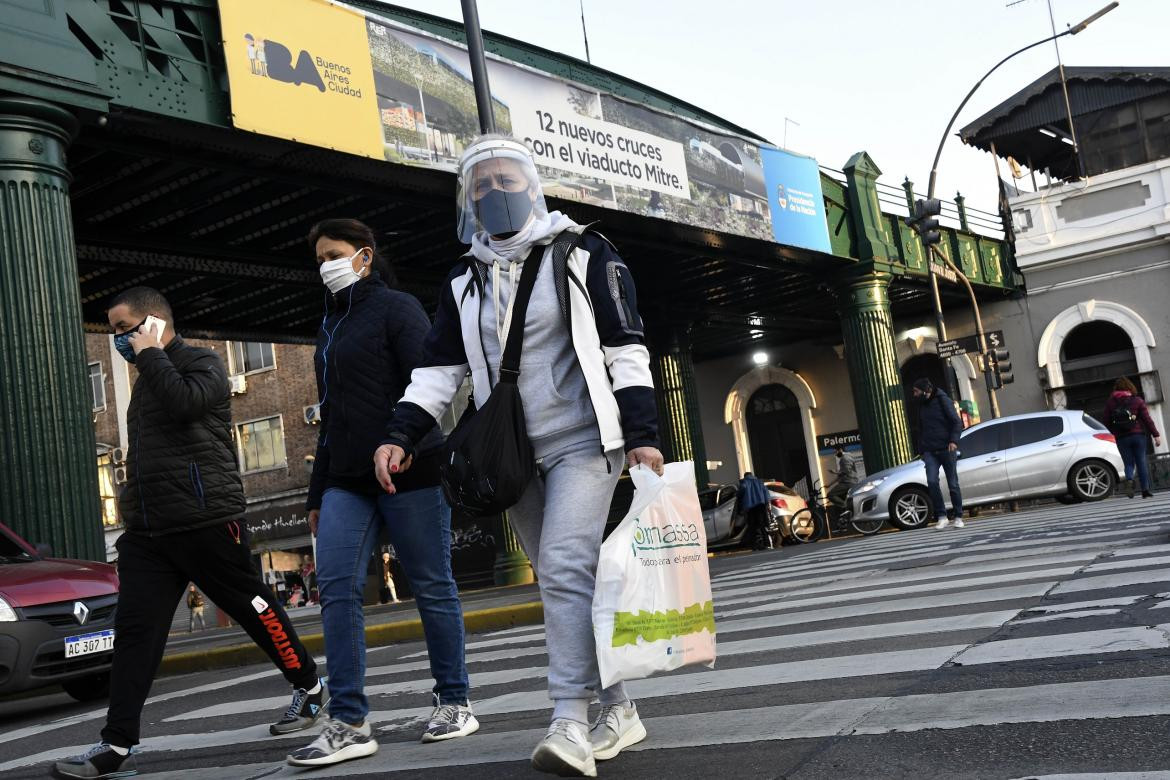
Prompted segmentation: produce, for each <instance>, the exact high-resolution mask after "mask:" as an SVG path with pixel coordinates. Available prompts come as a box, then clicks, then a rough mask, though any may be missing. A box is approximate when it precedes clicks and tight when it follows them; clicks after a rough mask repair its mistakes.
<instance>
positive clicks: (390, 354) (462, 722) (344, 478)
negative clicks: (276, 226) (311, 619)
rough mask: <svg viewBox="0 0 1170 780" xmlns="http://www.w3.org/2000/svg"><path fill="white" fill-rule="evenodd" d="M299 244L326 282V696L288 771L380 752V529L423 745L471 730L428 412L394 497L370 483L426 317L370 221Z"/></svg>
mask: <svg viewBox="0 0 1170 780" xmlns="http://www.w3.org/2000/svg"><path fill="white" fill-rule="evenodd" d="M309 246H310V247H311V248H312V249H313V251H314V253H315V254H316V259H317V268H318V270H319V272H320V274H321V279H322V282H324V284H325V287H326V290H325V316H324V318H323V319H322V320H321V329H320V331H319V332H318V334H317V352H316V356H315V358H314V362H315V365H316V373H317V392H318V398H319V399H320V401H319V402H320V405H321V430H320V434H319V436H318V441H317V454H316V456H315V458H314V460H313V475H312V477H311V478H310V481H309V497H308V501H307V506H306V508H307V510H308V512H309V528H310V530H311V531H312V532H313V533H314V534H315V535H316V537H317V549H316V556H317V557H316V563H317V587H318V592H319V595H320V598H321V624H322V628H323V630H324V634H325V659H326V662H327V664H328V667H329V689H330V692H331V693H332V697H333V698H332V701H331V702H330V704H329V722H328V724H327V725H326V726H325V729H324V730H323V731H322V732H321V735H320V736H319V737H317V738H316V739H315V740H314V741H313V742H312V743H310V744H309V745H307V746H305V747H303V748H299V749H297V750H294V751H293V752H292V753H291V754H289V756H288V762H289V763H290V764H292V765H293V766H325V765H329V764H336V763H339V762H341V761H348V760H351V759H356V758H362V757H364V756H370V755H373V754H374V753H375V752H377V750H378V743H377V741H376V740H375V739H374V738H373V736H372V732H371V729H370V724H369V722H368V721H367V720H366V716H367V715H368V714H369V709H370V707H369V701H368V700H367V698H366V695H365V692H364V690H365V676H366V634H365V617H364V615H363V613H362V591H363V586H364V585H365V581H366V571H367V569H368V567H369V564H370V558H371V556H372V555H373V551H374V547H375V546H376V545H377V543H378V539H379V537H380V536H381V534H382V532H383V531H385V532H386V534H387V535H388V536H389V537H390V543H391V544H393V545H394V549H395V551H396V553H397V555H398V560H399V562H400V563H401V564H402V567H403V569H404V571H405V572H406V577H407V580H408V581H409V583H410V589H411V592H412V593H413V594H414V598H415V604H416V605H417V606H418V612H419V617H420V618H421V619H422V625H423V634H424V636H425V638H426V643H427V654H428V656H429V659H430V666H431V674H432V676H433V677H434V678H435V685H434V688H433V689H432V697H433V701H434V709H433V710H432V712H431V716H430V718H429V720H428V722H427V725H426V728H425V729H424V731H423V734H422V741H423V742H439V741H443V740H448V739H454V738H456V737H463V736H467V735H468V734H471V733H473V732H475V731H476V730H477V729H478V728H479V721H477V720H476V718H475V715H474V714H473V713H472V711H471V704H470V702H469V700H468V698H467V696H468V687H469V683H468V679H467V663H466V660H465V655H464V637H463V607H462V605H461V603H460V601H459V592H458V590H457V588H456V586H455V578H454V577H453V576H452V574H451V510H450V507H448V506H447V503H446V502H445V501H444V500H443V495H442V492H441V490H440V489H439V458H440V456H441V455H442V448H443V437H442V434H441V433H440V431H439V429H438V427H437V426H436V425H435V421H434V420H432V421H431V424H430V425H428V426H426V427H425V428H423V429H422V430H420V431H419V432H418V434H419V439H418V445H417V448H416V450H415V453H414V454H415V461H414V464H413V465H414V468H412V469H411V471H410V474H409V475H407V476H404V477H403V478H402V479H401V480H400V484H399V485H398V488H399V489H398V491H397V492H396V493H395V494H393V495H388V494H386V492H385V491H383V490H381V488H380V487H379V486H378V482H377V480H376V479H375V478H374V466H373V463H372V462H371V461H372V458H373V455H374V450H375V449H377V447H378V445H379V444H380V443H381V441H382V435H383V431H384V430H385V427H386V424H387V423H388V422H389V421H390V416H391V414H392V412H393V410H394V404H395V402H396V401H397V400H398V399H399V397H401V396H402V393H403V391H404V390H405V389H406V386H407V385H408V384H409V383H410V375H411V372H412V371H414V370H415V368H416V367H417V366H419V365H420V364H421V362H422V354H423V337H424V336H425V335H426V333H427V331H428V330H429V329H430V326H431V322H430V320H429V319H428V318H427V314H426V311H424V310H423V307H422V304H421V303H419V302H418V300H417V299H416V298H415V297H414V296H412V295H409V294H408V293H405V292H402V291H400V290H396V289H394V288H393V287H392V286H391V285H392V284H393V281H394V280H393V276H392V274H393V270H392V268H391V266H390V265H389V263H387V262H386V261H385V259H384V258H382V257H381V256H380V254H379V253H378V246H377V242H376V241H375V238H374V233H373V231H372V230H371V229H370V228H369V226H368V225H366V224H364V223H362V222H359V221H358V220H355V219H327V220H325V221H323V222H319V223H317V224H316V225H314V226H313V228H312V230H310V231H309ZM379 563H381V561H379Z"/></svg>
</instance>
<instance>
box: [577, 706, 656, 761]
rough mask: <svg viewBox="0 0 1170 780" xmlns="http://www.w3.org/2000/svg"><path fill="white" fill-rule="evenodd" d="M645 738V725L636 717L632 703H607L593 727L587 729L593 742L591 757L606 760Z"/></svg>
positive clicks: (635, 709) (636, 710) (636, 709)
mask: <svg viewBox="0 0 1170 780" xmlns="http://www.w3.org/2000/svg"><path fill="white" fill-rule="evenodd" d="M644 739H646V727H645V726H643V725H642V719H641V718H639V717H638V708H637V707H636V706H634V703H633V702H632V701H631V702H626V704H607V705H605V706H604V707H602V708H601V712H600V713H599V714H598V716H597V720H595V721H593V728H591V729H590V730H589V741H590V742H592V743H593V757H594V758H595V759H597V760H598V761H608V760H609V759H611V758H613V757H614V756H616V755H617V754H618V753H620V752H622V751H623V750H625V749H626V748H628V747H629V746H630V745H636V744H638V743H639V742H641V741H642V740H644Z"/></svg>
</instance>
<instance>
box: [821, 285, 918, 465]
mask: <svg viewBox="0 0 1170 780" xmlns="http://www.w3.org/2000/svg"><path fill="white" fill-rule="evenodd" d="M889 286H890V277H889V276H888V275H885V274H878V273H869V274H865V275H863V276H859V277H856V278H854V279H851V280H850V281H849V282H847V283H846V284H845V285H843V286H842V287H840V288H839V289H838V296H839V305H840V311H841V331H842V335H843V336H844V337H845V360H846V363H847V365H848V366H849V379H850V384H851V385H852V386H853V405H854V407H855V409H856V411H857V427H858V429H859V430H860V431H861V446H862V449H863V451H864V453H865V469H866V471H867V472H869V473H870V474H872V473H874V472H875V471H881V470H882V469H887V468H890V467H891V466H897V465H898V464H900V463H905V462H907V461H908V460H910V459H911V458H912V457H913V452H912V450H911V448H910V429H909V427H908V426H907V424H906V411H905V403H906V402H905V400H904V398H903V395H902V376H901V373H900V372H899V371H898V353H897V350H896V348H895V347H894V330H893V318H892V317H891V315H890V298H889Z"/></svg>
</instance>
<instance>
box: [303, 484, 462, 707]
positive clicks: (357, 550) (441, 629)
mask: <svg viewBox="0 0 1170 780" xmlns="http://www.w3.org/2000/svg"><path fill="white" fill-rule="evenodd" d="M383 527H385V529H386V531H387V532H388V534H389V537H390V543H391V544H392V545H394V550H395V552H396V554H397V557H398V560H399V562H400V563H401V564H402V568H403V570H405V572H406V577H407V579H408V580H409V582H410V589H411V590H412V591H413V592H414V599H415V604H416V605H417V607H418V613H419V616H420V617H421V618H422V625H423V633H424V634H425V635H426V640H427V653H428V654H429V656H430V662H431V675H432V676H433V677H434V678H435V687H434V692H435V694H436V695H437V696H438V697H439V701H440V703H442V704H465V703H466V702H467V689H468V682H467V663H466V661H465V659H464V651H463V607H462V605H460V603H459V593H458V591H457V590H456V588H455V578H454V577H452V576H451V509H450V507H448V506H447V503H446V502H445V501H444V500H443V495H442V492H441V491H440V489H439V488H438V487H434V488H424V489H422V490H412V491H410V492H408V493H396V494H394V495H386V494H383V495H379V496H368V495H362V494H359V493H351V492H349V491H347V490H341V489H338V488H330V489H329V490H326V491H325V495H324V497H323V498H322V500H321V517H320V519H319V521H318V523H317V587H318V589H319V592H320V594H321V622H322V627H323V628H324V630H325V659H326V661H327V663H328V666H329V692H330V695H331V696H332V698H333V700H332V702H331V703H330V705H329V714H330V715H332V716H333V717H334V718H336V719H338V720H341V721H344V722H346V723H349V724H352V725H357V724H359V723H362V722H363V721H364V720H365V717H366V714H367V713H368V712H369V710H370V705H369V701H368V700H367V699H366V695H365V692H364V688H365V678H366V633H365V615H364V614H363V613H362V591H363V589H364V586H365V582H366V570H367V567H368V566H369V562H370V555H371V554H372V553H373V550H374V546H375V545H376V544H377V542H378V536H379V534H380V532H381V530H382V528H383Z"/></svg>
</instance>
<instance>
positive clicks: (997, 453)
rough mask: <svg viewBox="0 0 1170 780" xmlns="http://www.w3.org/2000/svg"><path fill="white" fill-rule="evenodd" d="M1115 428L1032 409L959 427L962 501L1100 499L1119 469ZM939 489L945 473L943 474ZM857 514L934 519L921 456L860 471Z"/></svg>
mask: <svg viewBox="0 0 1170 780" xmlns="http://www.w3.org/2000/svg"><path fill="white" fill-rule="evenodd" d="M1123 468H1124V467H1123V465H1122V462H1121V455H1120V454H1118V452H1117V443H1116V440H1115V439H1114V437H1113V434H1111V433H1109V431H1108V429H1107V428H1106V427H1105V426H1104V425H1102V424H1101V423H1099V422H1097V421H1096V420H1094V419H1093V418H1092V417H1090V416H1089V415H1087V414H1085V413H1084V412H1080V411H1055V412H1035V413H1032V414H1018V415H1014V416H1012V417H1001V418H999V419H997V420H990V421H988V422H985V423H980V424H979V425H974V426H972V427H970V428H968V429H967V430H965V431H963V434H962V437H961V438H960V441H959V461H958V473H959V485H960V487H961V488H962V493H963V505H964V506H967V507H970V506H978V505H980V504H994V503H998V502H1001V501H1009V500H1013V499H1018V498H1038V497H1044V496H1055V497H1057V498H1058V499H1060V500H1063V501H1068V502H1075V501H1100V500H1101V499H1103V498H1106V497H1108V496H1110V495H1111V494H1112V493H1113V488H1114V486H1115V485H1116V484H1117V478H1118V475H1119V474H1121V473H1122V472H1123ZM940 482H941V487H942V492H943V496H947V487H946V477H945V476H944V475H940ZM848 500H849V505H850V506H851V507H852V508H853V512H854V514H855V515H856V516H857V517H859V518H873V519H875V520H876V519H878V518H883V519H886V520H889V522H891V523H892V524H893V525H895V526H897V527H899V528H903V529H910V528H919V527H921V526H923V525H926V523H928V522H929V521H930V520H932V519H933V516H934V514H933V512H932V511H931V505H930V494H929V493H928V492H927V489H926V468H925V467H924V466H923V465H922V461H921V460H920V459H917V458H916V459H915V460H912V461H910V462H909V463H904V464H902V465H901V466H896V467H894V468H892V469H886V470H885V471H880V472H878V473H876V474H870V475H868V476H866V477H865V478H864V480H863V481H862V482H861V484H859V485H857V486H856V487H854V488H853V489H852V490H851V491H849V499H848Z"/></svg>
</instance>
